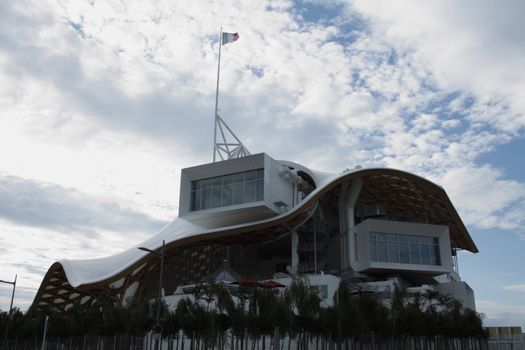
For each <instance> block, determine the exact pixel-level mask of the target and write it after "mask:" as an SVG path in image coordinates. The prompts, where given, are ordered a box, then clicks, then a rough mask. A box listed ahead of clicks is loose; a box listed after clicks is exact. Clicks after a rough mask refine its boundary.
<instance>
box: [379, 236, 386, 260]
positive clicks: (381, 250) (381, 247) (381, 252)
mask: <svg viewBox="0 0 525 350" xmlns="http://www.w3.org/2000/svg"><path fill="white" fill-rule="evenodd" d="M387 247H388V245H387V242H386V241H377V261H381V262H388V255H387V254H388V253H387Z"/></svg>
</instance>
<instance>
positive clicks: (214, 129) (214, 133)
mask: <svg viewBox="0 0 525 350" xmlns="http://www.w3.org/2000/svg"><path fill="white" fill-rule="evenodd" d="M221 48H222V27H221V31H220V33H219V63H218V64H217V90H216V91H215V118H214V121H215V122H214V126H213V162H214V163H215V153H217V152H216V150H217V114H218V113H219V75H220V72H221Z"/></svg>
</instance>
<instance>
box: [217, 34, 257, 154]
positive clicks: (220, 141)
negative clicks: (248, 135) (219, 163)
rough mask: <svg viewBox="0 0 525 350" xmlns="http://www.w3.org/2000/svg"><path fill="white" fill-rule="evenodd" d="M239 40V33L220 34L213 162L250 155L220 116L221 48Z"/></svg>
mask: <svg viewBox="0 0 525 350" xmlns="http://www.w3.org/2000/svg"><path fill="white" fill-rule="evenodd" d="M237 39H239V33H223V32H222V28H221V32H220V34H219V63H218V65H217V90H216V92H215V126H214V129H213V162H214V163H215V162H216V160H217V155H218V156H219V158H220V160H226V159H234V158H240V157H244V156H248V155H250V152H249V151H248V150H247V149H246V147H244V145H243V144H242V142H241V141H240V140H239V138H238V137H237V136H236V135H235V133H234V132H233V131H232V130H231V129H230V127H229V126H228V125H227V124H226V123H225V122H224V120H223V119H222V118H221V117H220V116H219V77H220V71H221V48H222V45H225V44H228V43H232V42H234V41H236V40H237Z"/></svg>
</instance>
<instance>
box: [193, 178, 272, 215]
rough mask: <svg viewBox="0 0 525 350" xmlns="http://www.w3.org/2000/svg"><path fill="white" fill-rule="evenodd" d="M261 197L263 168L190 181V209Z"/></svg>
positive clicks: (260, 198) (229, 203)
mask: <svg viewBox="0 0 525 350" xmlns="http://www.w3.org/2000/svg"><path fill="white" fill-rule="evenodd" d="M263 199H264V169H257V170H250V171H245V172H242V173H236V174H230V175H224V176H217V177H212V178H209V179H202V180H196V181H192V182H191V203H190V210H191V211H195V210H203V209H211V208H219V207H227V206H230V205H235V204H243V203H251V202H258V201H262V200H263Z"/></svg>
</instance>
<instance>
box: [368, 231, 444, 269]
mask: <svg viewBox="0 0 525 350" xmlns="http://www.w3.org/2000/svg"><path fill="white" fill-rule="evenodd" d="M368 241H369V249H370V260H371V261H376V262H389V263H399V264H419V265H441V258H440V254H439V239H438V238H437V237H426V236H415V235H403V234H396V233H381V232H370V234H369V237H368Z"/></svg>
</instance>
